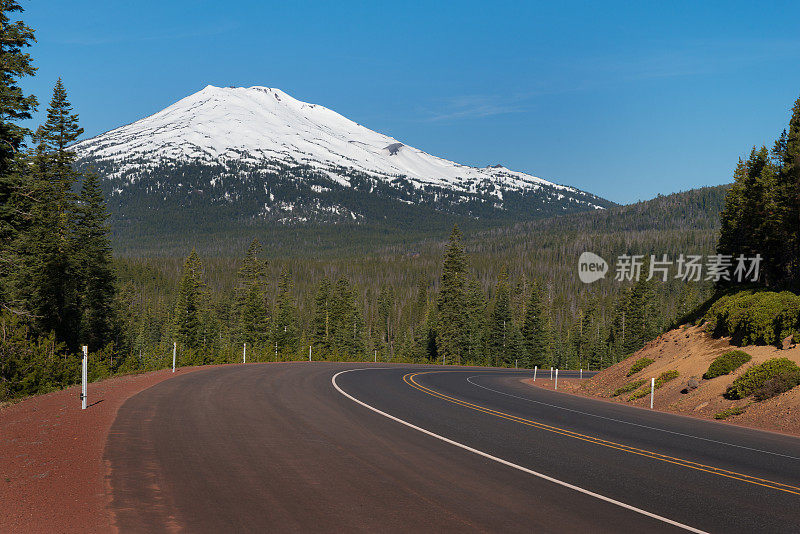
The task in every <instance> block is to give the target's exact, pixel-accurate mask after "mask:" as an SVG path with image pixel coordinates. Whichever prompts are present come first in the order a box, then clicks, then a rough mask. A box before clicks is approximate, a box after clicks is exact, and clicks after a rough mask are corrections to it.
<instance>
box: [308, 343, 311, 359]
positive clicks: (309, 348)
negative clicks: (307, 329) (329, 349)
mask: <svg viewBox="0 0 800 534" xmlns="http://www.w3.org/2000/svg"><path fill="white" fill-rule="evenodd" d="M308 361H311V345H309V346H308Z"/></svg>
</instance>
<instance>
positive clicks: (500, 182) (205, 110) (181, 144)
mask: <svg viewBox="0 0 800 534" xmlns="http://www.w3.org/2000/svg"><path fill="white" fill-rule="evenodd" d="M73 148H74V150H75V151H76V152H77V154H78V157H79V158H80V159H81V160H92V161H102V162H106V163H110V164H111V167H112V168H113V169H114V172H113V173H112V174H113V175H115V176H116V177H117V178H123V177H124V178H125V181H126V182H128V183H122V184H115V190H118V191H121V189H122V188H124V187H126V186H129V185H131V183H132V182H134V181H135V180H136V177H137V173H136V172H132V171H133V170H136V169H139V170H141V169H147V168H151V169H152V168H155V167H158V166H159V165H163V164H164V163H165V162H171V163H175V162H189V161H191V162H197V161H206V162H209V163H214V164H222V165H225V164H226V163H230V162H237V163H243V162H246V163H252V164H265V163H268V162H281V163H284V164H287V165H298V164H300V165H308V166H310V167H312V168H315V169H317V170H319V171H320V172H323V173H325V174H327V175H328V176H329V177H330V178H331V180H333V181H334V182H337V183H339V184H341V185H342V186H349V185H350V181H349V179H348V178H347V176H346V173H343V172H342V169H352V170H355V171H358V172H362V173H365V174H367V175H370V176H374V177H377V178H380V179H382V180H384V181H387V182H388V181H391V180H393V179H394V178H397V177H405V178H406V179H407V180H408V181H409V182H410V183H411V184H412V185H413V186H414V187H424V186H436V187H441V188H445V189H449V190H453V191H460V192H465V193H476V192H478V191H481V192H483V193H487V192H488V193H489V194H490V195H491V196H493V197H495V198H497V199H499V200H501V201H502V198H503V192H504V191H526V190H528V191H530V190H537V189H540V188H542V187H544V188H546V189H548V190H551V191H553V190H557V191H558V193H557V196H561V195H566V196H568V197H571V198H573V199H574V202H577V203H580V204H584V205H585V207H586V208H589V209H591V208H600V207H602V205H603V202H602V201H601V199H597V197H594V196H593V195H589V194H586V193H583V192H581V191H578V190H576V189H574V188H571V187H566V186H561V185H557V184H554V183H551V182H548V181H546V180H543V179H541V178H537V177H535V176H531V175H528V174H525V173H521V172H515V171H511V170H509V169H506V168H504V167H501V166H498V167H486V168H476V167H469V166H466V165H460V164H458V163H454V162H452V161H448V160H446V159H442V158H438V157H436V156H432V155H430V154H427V153H425V152H423V151H421V150H419V149H416V148H414V147H411V146H408V145H405V144H403V143H401V142H400V141H398V140H397V139H394V138H392V137H389V136H387V135H383V134H380V133H377V132H374V131H372V130H370V129H368V128H365V127H364V126H361V125H360V124H357V123H355V122H353V121H351V120H349V119H347V118H346V117H343V116H342V115H340V114H338V113H336V112H334V111H332V110H330V109H328V108H325V107H323V106H319V105H315V104H308V103H305V102H301V101H299V100H296V99H295V98H292V97H291V96H289V95H288V94H286V93H284V92H283V91H280V90H279V89H271V88H267V87H250V88H244V87H226V88H221V87H214V86H211V85H209V86H207V87H206V88H205V89H203V90H201V91H199V92H197V93H195V94H192V95H190V96H187V97H186V98H184V99H182V100H180V101H178V102H176V103H175V104H173V105H171V106H169V107H167V108H166V109H164V110H162V111H160V112H158V113H156V114H154V115H151V116H149V117H146V118H143V119H141V120H138V121H136V122H134V123H132V124H128V125H126V126H122V127H120V128H117V129H114V130H111V131H109V132H106V133H104V134H102V135H99V136H97V137H94V138H91V139H87V140H85V141H81V142H79V143H77V144H76V145H74V147H73ZM115 176H106V178H109V179H113V178H114V177H115ZM594 199H596V200H598V201H600V202H595V201H594Z"/></svg>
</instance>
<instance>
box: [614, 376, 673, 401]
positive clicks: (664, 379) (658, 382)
mask: <svg viewBox="0 0 800 534" xmlns="http://www.w3.org/2000/svg"><path fill="white" fill-rule="evenodd" d="M678 374H679V373H678V371H664V372H663V373H661V374H660V375H658V378H656V383H655V389H658V388H660V387H661V386H663V385H664V384H666V383H667V382H669V381H670V380H675V379H676V378H678ZM647 382H648V381H647V380H637V381H636V382H631V383H630V384H628V386H630V385H633V384H637V386H636V387H639V386H641V385H643V384H645V383H647ZM623 387H625V386H623ZM620 389H622V388H620ZM631 389H636V388H631ZM649 394H650V388H649V387H644V388H642V389H640V390H639V391H637V392H636V393H634V394H633V395H631V396H630V397H628V400H629V401H632V400H636V399H641V398H642V397H646V396H647V395H649Z"/></svg>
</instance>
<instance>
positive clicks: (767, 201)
mask: <svg viewBox="0 0 800 534" xmlns="http://www.w3.org/2000/svg"><path fill="white" fill-rule="evenodd" d="M774 175H775V170H774V167H773V166H772V163H771V162H770V158H769V152H768V151H767V149H766V147H761V148H760V149H756V147H753V149H752V150H751V152H750V157H749V158H748V159H747V160H746V161H744V160H741V159H740V160H739V163H738V165H737V166H736V171H735V172H734V182H733V185H731V189H730V190H729V192H728V195H727V196H726V197H725V208H724V209H723V211H722V214H721V216H720V219H721V228H720V238H719V243H718V245H717V252H718V253H720V254H727V255H731V256H733V257H736V256H738V255H740V254H743V255H745V256H746V257H754V256H755V255H756V254H761V255H762V257H764V259H765V265H766V266H775V265H776V263H777V259H778V258H777V256H776V253H777V251H778V250H779V249H780V248H782V247H781V246H780V244H778V243H777V242H776V241H775V240H773V239H771V236H772V235H773V228H772V227H771V225H772V224H773V223H774V219H772V220H771V219H770V217H769V216H768V213H769V212H770V211H772V209H771V202H772V198H771V197H772V190H773V189H774ZM732 270H733V269H732V268H731V271H732ZM769 274H771V275H772V278H774V276H776V275H777V273H775V272H774V269H772V270H770V271H769ZM731 275H732V272H731V273H729V277H731V278H732V276H731Z"/></svg>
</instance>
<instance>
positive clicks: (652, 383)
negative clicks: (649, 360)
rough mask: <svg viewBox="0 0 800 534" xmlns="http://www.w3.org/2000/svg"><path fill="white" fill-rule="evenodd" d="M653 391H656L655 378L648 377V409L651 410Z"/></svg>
mask: <svg viewBox="0 0 800 534" xmlns="http://www.w3.org/2000/svg"><path fill="white" fill-rule="evenodd" d="M655 392H656V379H655V378H651V379H650V409H651V410H652V409H653V395H654V394H655Z"/></svg>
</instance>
